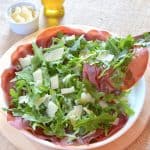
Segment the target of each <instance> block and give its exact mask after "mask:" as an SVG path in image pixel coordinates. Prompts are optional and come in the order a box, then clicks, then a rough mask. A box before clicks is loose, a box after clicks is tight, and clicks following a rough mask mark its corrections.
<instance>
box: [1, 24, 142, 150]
mask: <svg viewBox="0 0 150 150" xmlns="http://www.w3.org/2000/svg"><path fill="white" fill-rule="evenodd" d="M67 26H69V27H74V28H80V29H82V30H84V31H88V30H90V29H98V28H94V27H90V26H83V25H67ZM99 30H100V29H99ZM32 39H33V40H34V38H32ZM28 42H29V41H27V43H28ZM15 50H16V49H14V48H10V49H9V50H8V51H7V52H6V53H5V54H4V55H3V56H2V58H1V59H0V66H1V67H0V75H1V74H2V73H3V71H4V70H5V69H6V68H8V67H9V66H10V64H11V62H10V58H11V54H12V53H13V52H14V51H15ZM0 84H1V81H0ZM144 98H145V80H144V78H142V79H141V80H140V81H139V82H138V83H137V84H136V86H134V87H133V88H132V92H131V94H130V95H129V104H130V105H131V108H132V109H133V110H134V112H135V114H134V115H133V116H131V117H130V118H129V119H128V121H127V123H126V124H125V125H124V127H123V128H122V129H120V130H119V131H118V132H116V133H115V134H114V135H112V136H111V137H109V138H107V139H106V140H104V141H100V142H96V143H93V144H88V145H81V146H65V147H63V146H60V145H56V144H54V143H51V142H48V141H44V140H41V139H39V138H36V137H35V136H33V135H32V134H30V133H28V132H27V131H20V130H18V132H22V133H23V134H24V135H25V136H27V137H28V138H29V139H30V140H33V141H36V142H38V143H40V144H41V145H44V146H46V147H49V148H53V149H57V150H58V149H67V150H81V149H82V150H87V149H93V148H99V147H101V146H103V145H105V144H108V143H110V142H112V141H114V140H116V139H117V138H119V137H120V136H122V135H123V134H124V133H125V132H127V131H128V130H129V129H130V128H131V126H132V125H133V124H134V123H135V121H136V120H137V118H138V116H139V114H140V112H141V110H142V107H143V104H144ZM0 99H1V101H0V107H7V103H6V102H5V98H4V93H3V91H2V88H1V87H0Z"/></svg>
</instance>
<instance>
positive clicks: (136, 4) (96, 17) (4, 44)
mask: <svg viewBox="0 0 150 150" xmlns="http://www.w3.org/2000/svg"><path fill="white" fill-rule="evenodd" d="M14 1H15V0H1V4H0V56H1V55H2V54H3V53H4V52H5V51H6V50H7V49H8V48H9V47H10V46H11V45H13V44H14V43H15V42H17V41H18V40H20V39H22V38H23V37H24V36H20V35H17V34H15V33H13V32H12V31H11V30H10V29H9V25H8V23H7V22H6V20H5V9H6V7H7V6H8V5H9V4H11V3H12V2H14ZM34 1H36V3H37V2H38V3H40V2H39V1H40V0H34ZM64 5H65V16H64V18H63V19H62V20H61V24H84V25H91V26H95V27H99V28H103V29H106V30H109V31H111V32H113V33H116V34H118V35H123V36H124V35H127V34H133V35H136V34H140V33H142V32H145V31H150V1H149V0H66V1H65V4H64ZM40 19H41V20H44V19H43V17H42V15H41V18H40ZM44 27H45V23H44V22H43V21H42V23H41V24H40V28H44ZM149 149H150V121H149V123H148V125H147V127H146V128H145V130H144V132H143V133H142V135H141V136H140V137H139V138H138V139H137V140H136V141H135V142H134V143H133V144H132V145H130V146H129V148H128V149H127V150H149ZM0 150H16V148H15V147H14V146H13V145H12V144H11V143H10V142H9V141H8V140H7V139H6V138H5V137H4V136H3V135H1V134H0Z"/></svg>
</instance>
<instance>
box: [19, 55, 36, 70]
mask: <svg viewBox="0 0 150 150" xmlns="http://www.w3.org/2000/svg"><path fill="white" fill-rule="evenodd" d="M32 57H33V56H31V55H27V56H26V57H24V58H20V59H19V62H20V65H21V67H22V68H25V67H27V66H29V65H31V59H32Z"/></svg>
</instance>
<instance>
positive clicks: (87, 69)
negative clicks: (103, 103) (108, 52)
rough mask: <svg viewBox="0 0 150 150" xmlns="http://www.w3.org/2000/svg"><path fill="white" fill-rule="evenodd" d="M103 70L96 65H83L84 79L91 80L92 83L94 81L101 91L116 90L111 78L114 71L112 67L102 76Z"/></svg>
mask: <svg viewBox="0 0 150 150" xmlns="http://www.w3.org/2000/svg"><path fill="white" fill-rule="evenodd" d="M101 72H102V69H100V68H99V67H97V66H96V65H89V64H84V65H83V71H82V75H83V79H87V80H89V81H90V83H92V84H93V85H94V86H95V87H96V88H97V89H98V90H99V91H101V92H105V93H110V92H113V91H114V90H116V89H115V87H114V86H113V84H112V82H111V80H110V77H111V75H112V73H113V71H112V70H111V69H110V70H108V71H107V72H106V73H105V75H104V76H102V77H100V74H101Z"/></svg>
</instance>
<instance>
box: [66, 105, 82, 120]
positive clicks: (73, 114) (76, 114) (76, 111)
mask: <svg viewBox="0 0 150 150" xmlns="http://www.w3.org/2000/svg"><path fill="white" fill-rule="evenodd" d="M81 115H82V105H78V106H74V107H73V110H71V111H70V112H69V113H68V114H67V118H68V119H70V120H72V121H73V120H76V119H78V118H80V117H81Z"/></svg>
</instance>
